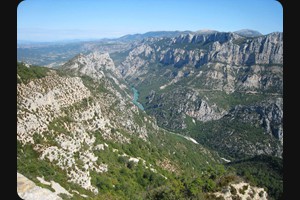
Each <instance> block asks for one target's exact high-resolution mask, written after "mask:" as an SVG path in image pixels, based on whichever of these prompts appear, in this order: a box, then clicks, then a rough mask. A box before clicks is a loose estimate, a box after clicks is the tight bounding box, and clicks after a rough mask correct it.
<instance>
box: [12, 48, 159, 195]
mask: <svg viewBox="0 0 300 200" xmlns="http://www.w3.org/2000/svg"><path fill="white" fill-rule="evenodd" d="M81 65H82V66H81ZM64 70H72V73H73V76H74V75H75V76H76V75H78V76H88V77H90V78H86V79H84V78H80V77H70V76H68V75H60V74H58V73H57V72H56V71H54V70H50V72H49V73H48V75H47V76H45V77H43V78H40V79H33V80H32V81H30V82H29V83H28V84H23V83H21V84H18V85H17V103H18V110H17V140H18V141H19V142H20V143H21V144H22V145H33V148H34V150H35V151H37V152H38V153H39V159H41V160H49V161H50V162H52V163H55V164H56V165H57V166H58V167H59V168H60V169H61V170H64V171H65V172H66V174H67V176H68V181H70V182H73V183H76V184H78V185H80V186H81V187H83V188H84V189H86V190H90V191H92V192H94V193H97V192H98V189H97V188H96V187H95V186H93V185H92V184H91V175H90V171H93V172H96V173H105V172H107V171H108V169H109V166H108V165H107V164H105V163H102V162H101V160H100V159H99V157H98V156H96V155H95V149H94V148H96V147H97V145H99V143H97V142H96V137H97V136H95V132H97V134H100V136H99V137H103V138H104V139H107V140H111V141H115V142H117V143H120V144H122V143H130V139H129V137H128V135H127V136H125V135H124V134H122V132H123V131H126V133H129V134H132V135H135V136H136V137H139V138H141V139H143V140H144V141H147V137H148V135H147V130H149V128H148V129H147V128H146V125H149V124H150V125H151V127H154V128H157V126H156V123H155V121H153V119H150V118H147V117H145V118H142V120H141V122H140V123H137V122H136V116H138V115H139V112H141V111H139V109H138V108H137V107H136V106H135V105H134V104H133V103H132V102H131V99H130V98H131V97H130V95H129V94H127V93H126V92H125V91H124V90H123V89H124V88H125V87H126V86H125V85H123V84H121V83H119V82H118V79H117V76H118V73H115V72H114V64H113V62H112V60H111V59H110V58H109V55H108V54H98V53H93V54H89V55H87V56H83V55H80V56H78V57H76V58H74V59H73V60H72V61H70V62H69V63H68V64H67V65H65V66H64ZM104 72H105V73H104ZM69 73H71V72H69ZM122 88H123V89H122ZM127 90H128V91H130V90H129V89H127ZM99 91H100V92H99ZM101 91H102V92H101ZM144 120H146V121H147V123H146V122H145V121H144ZM37 138H39V139H37ZM102 145H104V144H102ZM103 148H104V147H103Z"/></svg>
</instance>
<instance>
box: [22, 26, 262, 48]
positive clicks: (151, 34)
mask: <svg viewBox="0 0 300 200" xmlns="http://www.w3.org/2000/svg"><path fill="white" fill-rule="evenodd" d="M216 32H219V31H216V30H209V29H202V30H198V31H189V30H186V31H150V32H146V33H136V34H128V35H124V36H121V37H118V38H99V39H96V38H94V39H66V40H60V41H53V42H39V41H30V40H17V44H18V45H26V44H30V45H33V44H59V43H73V42H88V41H127V42H128V41H135V40H143V39H145V38H150V37H153V38H159V37H176V36H179V35H185V34H188V33H191V34H211V33H216ZM233 33H236V34H239V35H241V36H245V37H257V36H262V35H263V34H261V33H260V32H258V31H255V30H251V29H242V30H238V31H234V32H233Z"/></svg>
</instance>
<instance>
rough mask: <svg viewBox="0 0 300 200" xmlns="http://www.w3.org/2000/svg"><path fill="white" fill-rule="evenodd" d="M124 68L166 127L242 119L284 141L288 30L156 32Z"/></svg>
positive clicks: (150, 110) (148, 107)
mask: <svg viewBox="0 0 300 200" xmlns="http://www.w3.org/2000/svg"><path fill="white" fill-rule="evenodd" d="M249 33H250V35H249ZM254 35H255V36H254ZM118 68H119V69H120V72H121V73H122V75H123V77H124V78H125V79H126V80H127V81H128V82H129V83H130V84H132V85H135V87H136V88H137V89H138V90H140V91H141V95H140V101H141V102H142V103H143V105H144V107H145V110H146V112H148V113H150V114H151V115H153V116H155V117H156V119H157V120H158V123H159V124H160V125H161V126H163V127H166V128H169V129H172V130H186V131H188V132H189V129H190V128H191V126H194V125H191V124H190V125H188V123H187V120H188V117H190V118H192V119H193V120H196V121H199V122H202V123H204V124H207V122H210V121H218V120H223V121H224V120H227V119H228V120H229V119H240V121H241V122H242V123H243V124H251V125H255V127H256V128H257V131H260V132H262V134H266V135H269V136H270V137H274V138H276V139H277V140H279V141H280V142H281V144H283V120H282V119H283V101H282V94H283V33H279V32H275V33H271V34H268V35H260V34H259V33H255V32H253V31H247V30H242V31H239V32H237V33H231V32H229V33H224V32H209V33H205V34H204V33H201V32H199V33H188V34H182V35H180V36H177V37H173V38H154V39H153V38H152V39H151V40H145V41H144V42H142V43H141V44H139V45H137V46H136V47H135V48H133V49H132V50H131V51H130V52H129V53H128V56H127V57H125V58H124V60H123V62H121V64H120V65H119V66H118ZM273 99H275V100H273ZM194 124H195V123H194ZM189 126H190V127H189ZM260 127H261V128H263V131H261V130H258V129H259V128H260ZM218 129H219V131H220V132H221V131H222V129H221V128H218ZM249 134H250V133H249ZM254 146H255V145H254ZM279 149H282V147H280V148H279ZM252 152H253V153H254V154H255V152H257V153H258V154H259V151H255V150H254V151H252ZM267 152H269V150H268V151H267ZM279 152H281V150H279ZM276 155H281V153H278V154H276Z"/></svg>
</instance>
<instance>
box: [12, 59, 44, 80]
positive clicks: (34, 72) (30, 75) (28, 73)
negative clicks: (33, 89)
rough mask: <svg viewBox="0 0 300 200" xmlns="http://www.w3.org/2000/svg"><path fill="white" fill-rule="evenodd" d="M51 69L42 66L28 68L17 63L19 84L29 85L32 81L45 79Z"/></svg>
mask: <svg viewBox="0 0 300 200" xmlns="http://www.w3.org/2000/svg"><path fill="white" fill-rule="evenodd" d="M47 72H49V69H48V68H46V67H40V66H30V67H26V66H25V64H24V63H20V62H17V75H18V77H17V83H25V84H26V83H28V82H29V81H30V80H32V79H39V78H43V77H45V76H46V75H47Z"/></svg>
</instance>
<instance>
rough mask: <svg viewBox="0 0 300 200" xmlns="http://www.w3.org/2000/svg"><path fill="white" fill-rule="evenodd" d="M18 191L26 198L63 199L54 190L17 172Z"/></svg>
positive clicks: (28, 199) (26, 199) (31, 199)
mask: <svg viewBox="0 0 300 200" xmlns="http://www.w3.org/2000/svg"><path fill="white" fill-rule="evenodd" d="M17 192H18V195H19V197H21V198H22V199H24V200H62V198H61V197H59V196H57V195H56V194H55V193H54V192H51V191H50V190H48V189H45V188H41V187H39V186H36V185H35V183H34V182H32V181H31V180H29V179H28V178H26V177H25V176H23V175H22V174H20V173H17Z"/></svg>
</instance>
